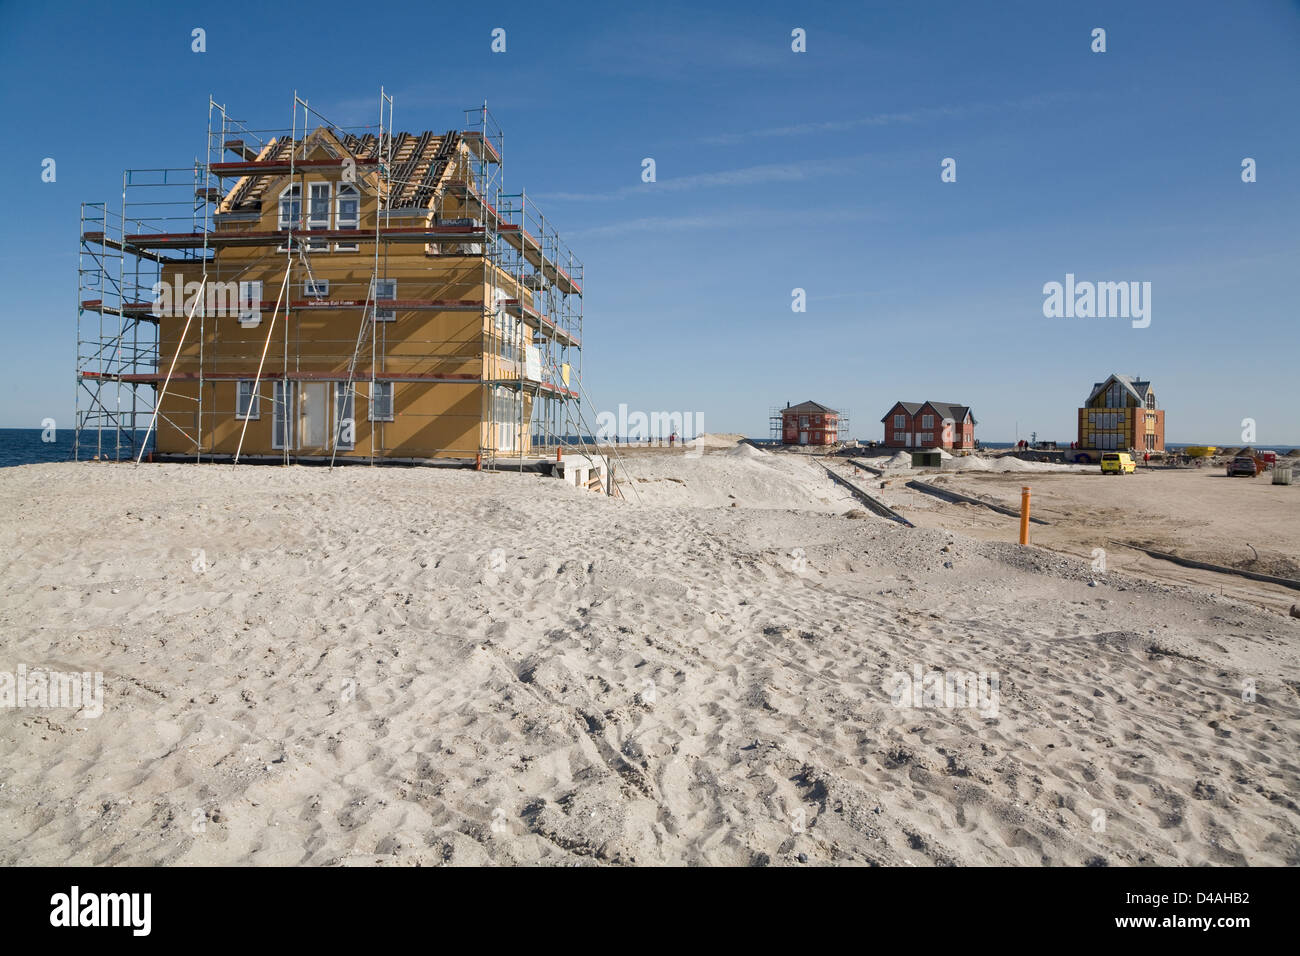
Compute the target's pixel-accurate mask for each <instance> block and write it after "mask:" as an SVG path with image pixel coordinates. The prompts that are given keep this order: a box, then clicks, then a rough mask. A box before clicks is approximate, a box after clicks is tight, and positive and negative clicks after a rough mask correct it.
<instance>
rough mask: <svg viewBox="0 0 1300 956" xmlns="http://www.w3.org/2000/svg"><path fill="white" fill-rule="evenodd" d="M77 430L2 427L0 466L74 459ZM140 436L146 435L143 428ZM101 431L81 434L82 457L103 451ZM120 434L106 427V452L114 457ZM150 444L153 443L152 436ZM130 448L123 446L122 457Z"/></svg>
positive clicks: (128, 452)
mask: <svg viewBox="0 0 1300 956" xmlns="http://www.w3.org/2000/svg"><path fill="white" fill-rule="evenodd" d="M75 434H76V433H75V431H74V430H73V429H71V428H59V429H56V430H55V431H54V434H53V435H50V434H48V433H47V432H46V431H45V429H42V428H0V468H12V467H13V466H15V465H39V464H43V463H45V462H51V461H72V443H73V438H74V437H75ZM139 437H140V438H141V439H143V438H144V433H143V432H140V435H139ZM98 438H99V436H98V433H96V432H93V431H88V432H86V433H85V434H83V435H82V436H81V454H80V457H81V458H83V459H86V458H93V457H94V456H95V455H96V454H99V453H100V449H99V446H98ZM116 439H117V436H116V435H115V433H113V432H112V431H109V430H105V431H104V437H103V441H104V446H103V453H104V454H106V455H108V457H110V458H113V457H115V456H116V455H117V448H116V445H117V440H116ZM149 447H150V448H152V447H153V438H152V436H151V437H150V439H149ZM129 454H130V449H124V450H123V451H122V452H121V457H123V458H126V457H127V456H128V455H129Z"/></svg>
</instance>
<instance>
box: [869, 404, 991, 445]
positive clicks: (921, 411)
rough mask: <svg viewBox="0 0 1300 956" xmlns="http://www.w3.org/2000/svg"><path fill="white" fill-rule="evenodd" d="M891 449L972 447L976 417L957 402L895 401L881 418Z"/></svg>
mask: <svg viewBox="0 0 1300 956" xmlns="http://www.w3.org/2000/svg"><path fill="white" fill-rule="evenodd" d="M881 421H882V422H884V425H885V444H886V445H887V446H889V447H892V448H952V449H959V450H965V449H972V448H974V447H975V425H976V424H977V422H976V421H975V416H974V415H973V414H972V413H971V410H970V406H969V405H958V404H957V403H956V402H929V401H927V402H895V403H894V407H893V408H891V409H890V410H889V411H888V412H886V413H885V417H884V418H882V419H881Z"/></svg>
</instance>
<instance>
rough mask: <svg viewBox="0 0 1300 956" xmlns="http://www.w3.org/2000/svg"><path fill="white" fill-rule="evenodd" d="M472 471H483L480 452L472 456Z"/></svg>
mask: <svg viewBox="0 0 1300 956" xmlns="http://www.w3.org/2000/svg"><path fill="white" fill-rule="evenodd" d="M474 470H475V471H482V470H483V453H482V452H479V453H478V454H477V455H475V456H474Z"/></svg>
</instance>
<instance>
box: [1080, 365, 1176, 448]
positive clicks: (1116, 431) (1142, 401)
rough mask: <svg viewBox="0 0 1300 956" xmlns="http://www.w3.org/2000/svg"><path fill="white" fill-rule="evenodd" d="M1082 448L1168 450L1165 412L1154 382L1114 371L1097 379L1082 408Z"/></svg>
mask: <svg viewBox="0 0 1300 956" xmlns="http://www.w3.org/2000/svg"><path fill="white" fill-rule="evenodd" d="M1079 448H1080V449H1082V450H1085V451H1115V450H1116V449H1118V450H1120V451H1128V450H1129V449H1130V448H1131V449H1133V450H1134V451H1137V452H1139V453H1141V452H1148V451H1149V452H1157V451H1164V450H1165V413H1164V411H1163V410H1162V409H1159V408H1157V407H1156V393H1155V391H1153V390H1152V388H1151V383H1150V382H1144V381H1141V380H1139V379H1135V378H1129V377H1128V376H1127V375H1112V376H1110V378H1108V379H1106V381H1104V382H1096V383H1094V384H1093V386H1092V392H1091V393H1090V394H1089V395H1088V400H1087V401H1086V402H1084V403H1083V408H1081V409H1079Z"/></svg>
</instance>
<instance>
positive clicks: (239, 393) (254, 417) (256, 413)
mask: <svg viewBox="0 0 1300 956" xmlns="http://www.w3.org/2000/svg"><path fill="white" fill-rule="evenodd" d="M255 384H256V380H255V379H251V378H241V379H239V380H238V381H237V382H235V418H236V419H237V420H238V421H244V420H247V421H250V422H255V421H259V420H260V419H261V418H262V401H261V399H262V396H261V393H260V390H258V389H255V388H253V386H254V385H255ZM244 386H248V389H247V391H248V411H247V412H245V413H244V414H242V415H241V414H240V413H239V409H240V407H241V406H242V405H243V404H244V392H245V388H244Z"/></svg>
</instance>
